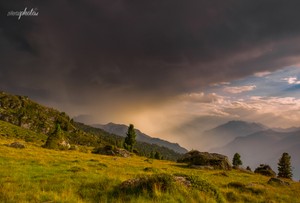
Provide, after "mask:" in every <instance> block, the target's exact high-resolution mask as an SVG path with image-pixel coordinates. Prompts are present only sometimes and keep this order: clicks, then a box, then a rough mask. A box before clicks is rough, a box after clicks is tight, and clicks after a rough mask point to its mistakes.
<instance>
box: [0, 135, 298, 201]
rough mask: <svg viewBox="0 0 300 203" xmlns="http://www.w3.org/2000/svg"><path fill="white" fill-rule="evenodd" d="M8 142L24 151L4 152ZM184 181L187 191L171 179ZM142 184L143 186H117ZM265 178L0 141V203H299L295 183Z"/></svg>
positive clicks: (158, 161)
mask: <svg viewBox="0 0 300 203" xmlns="http://www.w3.org/2000/svg"><path fill="white" fill-rule="evenodd" d="M13 141H19V142H21V143H24V144H25V145H26V148H24V149H15V148H11V147H8V146H6V144H9V143H11V142H13ZM173 176H181V177H188V178H189V180H190V181H191V183H192V186H186V185H184V184H183V183H181V182H178V181H174V180H173V179H170V177H173ZM137 177H140V178H144V179H143V180H146V181H144V183H143V184H144V185H143V186H137V187H134V188H129V189H128V188H124V187H122V182H124V181H126V180H128V179H133V178H137ZM268 180H269V178H268V177H264V176H261V175H256V174H250V173H245V172H240V171H236V170H231V171H216V170H199V169H189V168H186V167H185V165H184V164H177V163H175V162H170V161H161V160H149V159H147V158H145V157H138V156H133V157H130V158H121V157H112V156H103V155H96V154H91V153H90V152H89V149H88V150H86V152H80V151H55V150H49V149H44V148H41V147H40V145H39V144H38V143H34V142H25V141H24V140H18V138H13V139H12V138H7V137H5V136H0V202H300V183H297V182H291V185H290V186H272V185H269V184H267V181H268Z"/></svg>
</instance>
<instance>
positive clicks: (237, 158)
mask: <svg viewBox="0 0 300 203" xmlns="http://www.w3.org/2000/svg"><path fill="white" fill-rule="evenodd" d="M242 164H243V162H242V160H241V156H240V155H239V153H235V154H234V156H233V159H232V165H233V166H236V167H239V166H240V165H242Z"/></svg>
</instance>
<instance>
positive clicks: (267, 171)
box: [254, 164, 276, 177]
mask: <svg viewBox="0 0 300 203" xmlns="http://www.w3.org/2000/svg"><path fill="white" fill-rule="evenodd" d="M254 173H259V174H261V175H264V176H270V177H275V176H276V173H275V171H273V170H272V168H271V167H270V166H269V165H266V164H260V166H259V167H257V168H256V169H255V171H254Z"/></svg>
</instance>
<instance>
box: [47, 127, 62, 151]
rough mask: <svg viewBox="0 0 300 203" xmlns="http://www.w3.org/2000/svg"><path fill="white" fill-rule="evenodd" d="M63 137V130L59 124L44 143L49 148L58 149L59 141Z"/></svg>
mask: <svg viewBox="0 0 300 203" xmlns="http://www.w3.org/2000/svg"><path fill="white" fill-rule="evenodd" d="M62 139H63V132H62V130H61V128H60V125H59V124H57V125H56V128H55V131H54V132H53V133H52V134H51V135H49V136H48V138H47V141H46V143H45V145H44V147H45V148H48V149H58V148H59V142H60V141H61V140H62Z"/></svg>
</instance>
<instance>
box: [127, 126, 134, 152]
mask: <svg viewBox="0 0 300 203" xmlns="http://www.w3.org/2000/svg"><path fill="white" fill-rule="evenodd" d="M126 135H127V137H126V138H125V142H124V148H125V149H127V150H128V151H131V152H132V150H133V146H134V145H135V143H136V140H135V138H136V133H135V130H134V126H133V125H132V124H130V125H129V127H128V131H127V133H126Z"/></svg>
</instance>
